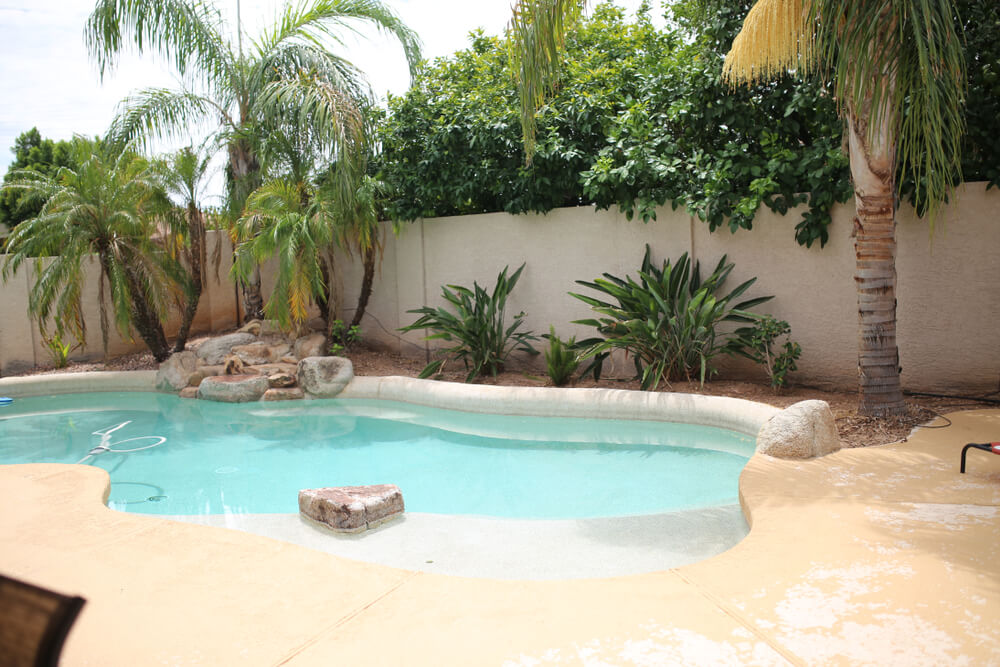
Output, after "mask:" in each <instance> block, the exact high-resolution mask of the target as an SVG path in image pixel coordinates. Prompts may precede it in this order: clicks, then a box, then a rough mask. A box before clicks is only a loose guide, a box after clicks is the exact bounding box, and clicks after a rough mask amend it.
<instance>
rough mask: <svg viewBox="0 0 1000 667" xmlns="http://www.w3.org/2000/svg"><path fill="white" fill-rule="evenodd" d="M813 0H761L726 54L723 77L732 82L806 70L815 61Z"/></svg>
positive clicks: (757, 79)
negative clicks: (793, 70) (791, 70)
mask: <svg viewBox="0 0 1000 667" xmlns="http://www.w3.org/2000/svg"><path fill="white" fill-rule="evenodd" d="M816 55H817V54H816V41H815V31H814V30H813V21H812V7H811V2H810V0H758V2H757V4H755V5H754V6H753V7H752V8H751V9H750V13H749V14H747V17H746V19H744V21H743V27H742V28H741V29H740V32H739V34H738V35H736V39H734V40H733V46H732V48H731V49H730V50H729V53H728V54H727V55H726V62H725V64H724V65H723V67H722V78H723V79H725V80H726V81H729V82H730V83H732V84H737V83H754V82H756V81H761V80H763V79H769V78H773V77H774V75H776V74H781V73H782V72H785V71H787V70H789V69H795V70H798V71H799V72H805V71H807V70H809V69H811V68H812V66H813V64H814V63H815V62H816Z"/></svg>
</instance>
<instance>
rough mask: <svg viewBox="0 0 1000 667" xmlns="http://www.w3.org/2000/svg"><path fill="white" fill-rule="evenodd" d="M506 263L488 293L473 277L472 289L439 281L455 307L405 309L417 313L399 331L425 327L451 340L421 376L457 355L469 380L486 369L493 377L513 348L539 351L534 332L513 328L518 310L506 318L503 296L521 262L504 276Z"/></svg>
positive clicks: (434, 337) (519, 319)
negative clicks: (511, 318) (508, 320)
mask: <svg viewBox="0 0 1000 667" xmlns="http://www.w3.org/2000/svg"><path fill="white" fill-rule="evenodd" d="M508 268H509V267H506V266H505V267H504V269H503V271H501V272H500V274H499V275H498V276H497V283H496V286H495V287H494V288H493V293H492V294H490V293H487V291H486V290H485V289H483V288H482V287H480V286H479V283H476V282H473V288H472V289H471V290H470V289H469V288H467V287H461V286H459V285H447V286H445V287H442V288H441V295H442V296H443V297H444V299H445V301H447V302H448V303H449V304H451V306H452V307H453V308H454V312H452V311H450V310H448V309H447V308H445V307H442V308H432V307H430V306H424V307H423V308H417V309H415V310H410V311H407V312H410V313H414V314H418V315H420V316H421V317H420V318H419V319H417V321H416V322H414V323H413V324H411V325H409V326H407V327H402V328H401V329H400V331H413V330H414V329H430V330H431V331H433V332H434V333H433V334H431V335H429V336H427V337H426V338H425V339H424V340H444V341H449V342H454V343H455V345H454V346H452V347H449V348H447V349H445V350H444V352H445V353H446V354H447V355H449V357H446V358H445V359H439V360H437V361H433V362H431V363H429V364H427V366H426V367H425V368H424V370H423V371H421V373H420V377H422V378H426V377H430V376H431V375H434V374H435V373H437V372H439V371H440V370H441V367H442V366H443V365H444V363H445V361H447V360H448V358H451V359H460V360H462V362H463V363H464V364H465V368H466V369H467V370H468V371H469V374H468V376H467V377H466V378H465V381H466V382H471V381H472V379H473V378H475V377H476V376H478V375H486V374H490V375H493V376H494V377H496V374H497V373H498V372H500V371H501V370H503V367H504V364H505V363H506V361H507V357H509V356H510V353H511V352H512V351H514V350H515V349H516V350H521V351H524V352H528V353H529V354H538V351H537V350H536V349H535V348H534V347H532V346H531V343H530V342H529V341H533V340H538V337H537V336H534V335H532V333H531V332H530V331H527V332H524V331H518V329H520V328H521V325H522V324H523V322H524V317H525V314H524V312H523V311H522V312H520V313H518V314H517V315H515V316H514V322H513V323H512V324H511V325H510V326H507V324H506V321H505V319H506V313H505V309H506V305H507V297H508V296H509V295H510V293H511V292H512V291H513V290H514V287H515V285H517V281H518V279H519V278H520V277H521V271H523V270H524V264H522V265H521V266H520V268H518V270H517V271H515V272H514V273H513V274H511V275H510V277H508V276H507V270H508Z"/></svg>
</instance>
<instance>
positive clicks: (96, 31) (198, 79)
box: [85, 0, 420, 318]
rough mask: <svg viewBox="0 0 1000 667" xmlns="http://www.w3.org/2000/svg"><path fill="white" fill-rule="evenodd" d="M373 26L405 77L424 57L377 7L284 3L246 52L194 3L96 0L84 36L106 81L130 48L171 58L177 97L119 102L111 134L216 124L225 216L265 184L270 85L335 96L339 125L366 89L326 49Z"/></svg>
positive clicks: (161, 93) (249, 305) (251, 288)
mask: <svg viewBox="0 0 1000 667" xmlns="http://www.w3.org/2000/svg"><path fill="white" fill-rule="evenodd" d="M362 24H370V25H373V26H375V27H377V28H378V29H379V30H381V31H383V32H386V33H388V34H390V35H392V36H394V37H395V38H396V39H398V40H399V42H400V44H402V46H403V51H404V54H405V56H406V59H407V62H408V63H409V65H410V70H411V73H413V72H415V70H416V67H417V64H418V62H419V59H420V47H419V40H418V39H417V36H416V34H415V33H413V31H411V30H410V29H409V28H407V27H406V26H405V25H404V24H403V23H402V21H400V20H399V18H398V17H397V16H396V15H395V14H394V13H393V12H392V11H391V10H390V9H389V8H388V7H386V6H385V5H384V4H383V3H382V2H380V1H379V0H311V1H310V2H302V3H298V4H293V3H291V2H289V3H288V4H286V5H285V6H284V8H283V9H282V11H281V12H280V13H279V16H278V17H277V20H276V21H275V23H274V24H273V25H272V26H271V27H270V28H268V29H267V30H265V31H264V32H263V34H262V35H261V36H260V37H258V38H257V39H255V40H253V41H251V42H250V44H249V45H248V48H247V49H246V50H244V48H243V43H242V29H241V27H240V26H237V30H236V37H237V40H236V41H237V43H236V44H233V42H232V39H231V35H232V34H233V33H232V31H231V30H230V28H229V26H227V25H226V22H225V21H224V20H223V17H222V15H221V13H220V12H219V11H218V10H217V9H216V8H215V7H214V6H213V5H211V4H209V3H206V2H199V1H198V0H98V2H97V5H96V7H95V8H94V11H93V13H92V14H91V16H90V18H89V20H88V22H87V27H86V31H85V39H86V42H87V46H88V49H89V50H90V52H91V54H92V55H93V56H94V57H95V58H96V59H97V63H98V66H99V69H100V71H101V74H102V76H103V75H104V73H105V72H106V71H107V70H109V69H110V68H111V67H113V66H114V65H115V63H116V60H117V57H118V55H119V54H120V53H121V52H122V51H123V50H124V49H125V47H126V43H130V44H131V45H132V46H134V47H135V49H136V50H137V51H139V52H140V53H141V52H144V51H146V50H152V51H156V52H158V53H160V54H161V55H163V56H165V57H166V58H168V59H169V60H170V61H171V62H172V63H173V65H174V67H175V68H176V69H177V71H178V72H179V73H180V74H181V76H182V77H184V87H183V88H182V89H181V90H168V89H162V88H150V89H145V90H142V91H140V92H138V93H136V94H135V95H133V96H131V97H129V98H128V99H126V100H125V101H124V102H123V106H122V110H121V113H120V115H119V117H118V119H117V120H116V122H115V126H114V128H113V133H114V134H115V136H117V137H120V138H123V139H132V138H138V139H140V140H142V139H146V138H151V137H171V136H174V135H184V134H186V132H187V130H188V127H189V126H190V125H191V124H192V123H196V122H199V121H204V120H206V119H208V120H209V121H210V122H212V123H213V124H214V123H219V124H220V125H219V128H220V129H219V132H218V134H219V136H220V138H221V139H222V140H223V141H224V143H225V144H226V148H227V152H228V167H227V174H228V177H229V178H228V184H229V200H230V201H229V209H230V211H232V212H233V214H234V217H238V216H239V215H240V214H241V213H242V208H243V204H244V202H245V201H246V197H247V195H248V194H249V193H250V192H252V191H253V190H254V189H255V188H256V187H257V186H258V185H259V184H260V182H261V178H260V167H261V165H260V161H259V156H258V149H257V147H258V146H259V143H260V140H261V139H262V137H263V136H264V135H265V134H266V132H267V121H268V120H269V118H270V117H271V114H272V113H276V112H278V111H277V110H275V109H274V107H273V106H271V105H270V104H269V102H274V101H276V102H279V103H280V102H281V101H282V98H281V96H280V95H266V94H265V93H266V92H267V91H268V90H269V87H270V86H271V85H272V84H275V83H278V82H282V81H287V80H294V79H295V78H296V77H300V76H303V75H305V76H308V77H309V78H311V79H315V80H319V81H322V82H323V83H324V84H325V85H327V86H328V87H329V88H330V89H331V90H334V91H337V93H338V104H336V105H334V106H332V107H331V108H332V110H333V111H334V114H333V115H328V116H325V117H323V118H321V119H317V122H323V123H328V124H334V125H338V124H340V123H341V122H343V114H348V115H350V114H351V113H352V108H351V107H352V100H354V99H357V98H358V97H359V96H360V93H361V92H362V91H363V90H364V89H365V88H366V84H365V83H364V81H363V77H362V76H361V74H360V71H359V70H358V69H357V68H356V67H355V66H354V65H352V64H351V63H350V62H348V61H347V60H345V59H344V58H342V57H339V56H336V55H334V54H332V53H331V52H330V51H329V50H328V49H327V45H328V44H331V43H340V42H341V41H342V40H341V36H340V33H341V32H343V31H352V30H354V29H355V28H356V27H357V26H359V25H362ZM244 301H245V304H244V305H245V310H246V316H247V317H248V318H253V317H260V316H262V300H261V295H260V273H259V269H255V270H254V271H253V272H251V274H250V276H248V280H247V283H245V288H244Z"/></svg>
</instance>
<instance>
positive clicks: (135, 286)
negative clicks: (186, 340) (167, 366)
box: [98, 252, 170, 361]
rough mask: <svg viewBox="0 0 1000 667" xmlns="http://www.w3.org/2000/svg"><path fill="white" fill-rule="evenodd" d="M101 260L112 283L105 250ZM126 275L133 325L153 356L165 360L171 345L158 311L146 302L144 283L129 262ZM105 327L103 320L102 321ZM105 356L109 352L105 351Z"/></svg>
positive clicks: (109, 261) (108, 260)
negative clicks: (168, 342)
mask: <svg viewBox="0 0 1000 667" xmlns="http://www.w3.org/2000/svg"><path fill="white" fill-rule="evenodd" d="M98 258H99V260H100V262H101V270H102V271H103V272H104V276H105V279H106V280H107V281H108V284H109V285H110V284H111V260H110V259H109V258H108V256H107V255H106V254H105V253H104V252H100V253H98ZM124 268H125V276H126V280H127V281H128V289H129V292H130V294H129V299H130V301H131V305H132V318H131V319H132V326H133V327H135V330H136V331H138V332H139V337H140V338H142V340H143V342H144V343H146V347H148V348H149V351H150V352H152V353H153V358H154V359H156V360H157V361H165V360H166V359H167V357H169V356H170V346H169V345H168V344H167V337H166V335H165V334H164V333H163V325H162V324H161V323H160V318H159V317H158V316H157V314H156V312H155V311H154V310H153V309H152V308H150V307H149V303H147V302H146V294H145V291H144V290H143V289H142V283H141V282H140V281H139V280H138V278H137V277H136V275H135V272H134V271H132V270H131V269H130V268H129V266H128V264H127V263H126V264H125V267H124ZM102 329H103V321H102ZM104 335H105V344H104V346H105V350H107V334H106V333H105V334H104ZM105 356H107V353H106V352H105Z"/></svg>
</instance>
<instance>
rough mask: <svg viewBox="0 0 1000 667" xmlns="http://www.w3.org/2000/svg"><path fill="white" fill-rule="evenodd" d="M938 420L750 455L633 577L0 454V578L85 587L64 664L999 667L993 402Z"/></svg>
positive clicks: (75, 589) (998, 413) (998, 505)
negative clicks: (261, 508) (187, 497)
mask: <svg viewBox="0 0 1000 667" xmlns="http://www.w3.org/2000/svg"><path fill="white" fill-rule="evenodd" d="M0 386H2V385H0ZM937 426H939V427H941V426H947V428H937V429H933V430H931V429H921V430H919V431H917V432H915V433H914V434H913V435H912V436H911V437H910V439H909V441H908V442H903V443H896V444H892V445H886V446H882V447H872V448H864V449H849V450H841V451H839V452H836V453H834V454H829V455H827V456H824V457H822V458H818V459H813V460H808V461H786V460H780V459H775V458H771V457H768V456H765V455H761V454H757V455H755V456H754V457H753V458H752V459H751V460H750V462H749V463H748V465H747V468H746V470H745V471H744V474H743V476H742V478H741V482H740V488H741V496H742V497H743V499H744V503H745V507H746V508H747V509H748V510H749V512H750V514H751V517H752V524H753V527H752V530H751V533H750V535H749V536H748V537H747V538H746V539H745V540H744V541H743V542H741V543H740V544H738V545H737V546H736V547H734V548H732V549H730V550H729V551H727V552H725V553H723V554H721V555H719V556H716V557H714V558H710V559H708V560H706V561H702V562H700V563H696V564H692V565H687V566H684V567H680V568H677V569H671V570H667V571H663V572H656V573H650V574H645V575H634V576H627V577H616V578H611V579H600V580H577V581H545V582H518V581H493V580H484V579H465V578H461V577H451V576H445V575H438V574H429V573H414V572H407V571H402V570H395V569H393V568H388V567H384V566H377V565H371V564H366V563H358V562H355V561H348V560H344V559H341V558H337V557H334V556H328V555H326V554H320V553H317V552H314V551H312V550H309V549H303V548H301V547H296V546H294V545H290V544H286V543H283V542H278V541H275V540H270V539H266V538H261V537H257V536H254V535H249V534H243V533H236V532H233V531H219V530H218V529H215V528H206V527H203V526H195V525H190V524H182V523H177V522H172V521H164V520H161V519H157V518H155V517H146V516H140V515H127V514H123V513H119V512H114V511H112V510H109V509H107V508H106V507H105V506H104V505H103V504H102V493H103V492H105V491H106V488H107V475H106V473H104V472H103V471H98V470H96V469H93V468H90V467H87V466H72V465H55V464H29V465H21V466H0V505H2V507H3V508H4V509H3V510H0V553H3V554H4V563H3V567H4V570H5V574H10V575H14V576H17V577H20V578H24V579H27V580H29V581H31V582H33V583H37V584H41V585H45V586H48V587H51V588H56V589H58V590H61V591H62V592H66V593H75V594H81V595H83V596H84V597H85V598H87V599H88V603H87V607H85V609H84V612H83V614H82V615H81V617H80V620H79V621H78V622H77V624H76V626H75V627H74V630H73V631H72V632H71V634H70V637H69V640H68V642H67V644H66V650H65V651H64V654H63V656H64V660H63V663H62V664H66V665H75V664H81V665H82V664H95V663H103V664H139V663H152V662H165V663H178V662H185V664H188V663H190V664H229V663H231V662H233V661H234V660H237V659H239V660H240V661H241V662H243V663H245V664H254V665H258V664H259V665H278V664H281V665H291V666H292V667H299V666H302V665H314V664H316V665H318V664H330V663H331V662H332V663H334V664H358V665H380V664H414V665H422V664H426V665H465V664H503V665H528V664H532V665H541V664H566V663H580V662H588V661H589V662H601V661H604V662H605V663H608V664H775V665H811V664H851V665H853V664H886V665H891V664H899V665H903V664H906V665H909V664H998V663H1000V627H998V626H997V624H995V623H990V622H989V619H990V618H991V617H992V610H995V609H997V608H998V607H1000V589H998V588H997V586H996V582H997V581H1000V460H998V459H1000V457H996V456H985V455H984V456H980V457H978V458H977V459H975V460H974V461H972V460H970V467H969V471H968V474H965V475H959V473H958V471H957V467H958V465H957V462H958V453H959V450H960V447H961V444H962V443H963V442H969V441H982V439H983V438H986V439H989V438H990V437H991V434H992V437H995V434H996V432H997V431H998V430H1000V410H995V409H994V410H977V411H968V412H959V413H952V414H949V415H948V420H947V421H946V420H940V421H939V423H938V424H937ZM140 562H141V563H142V564H143V566H142V567H136V563H140ZM110 627H114V628H115V630H116V632H115V634H114V641H108V632H107V629H108V628H110ZM388 637H392V638H393V640H392V641H386V639H387V638H388Z"/></svg>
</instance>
